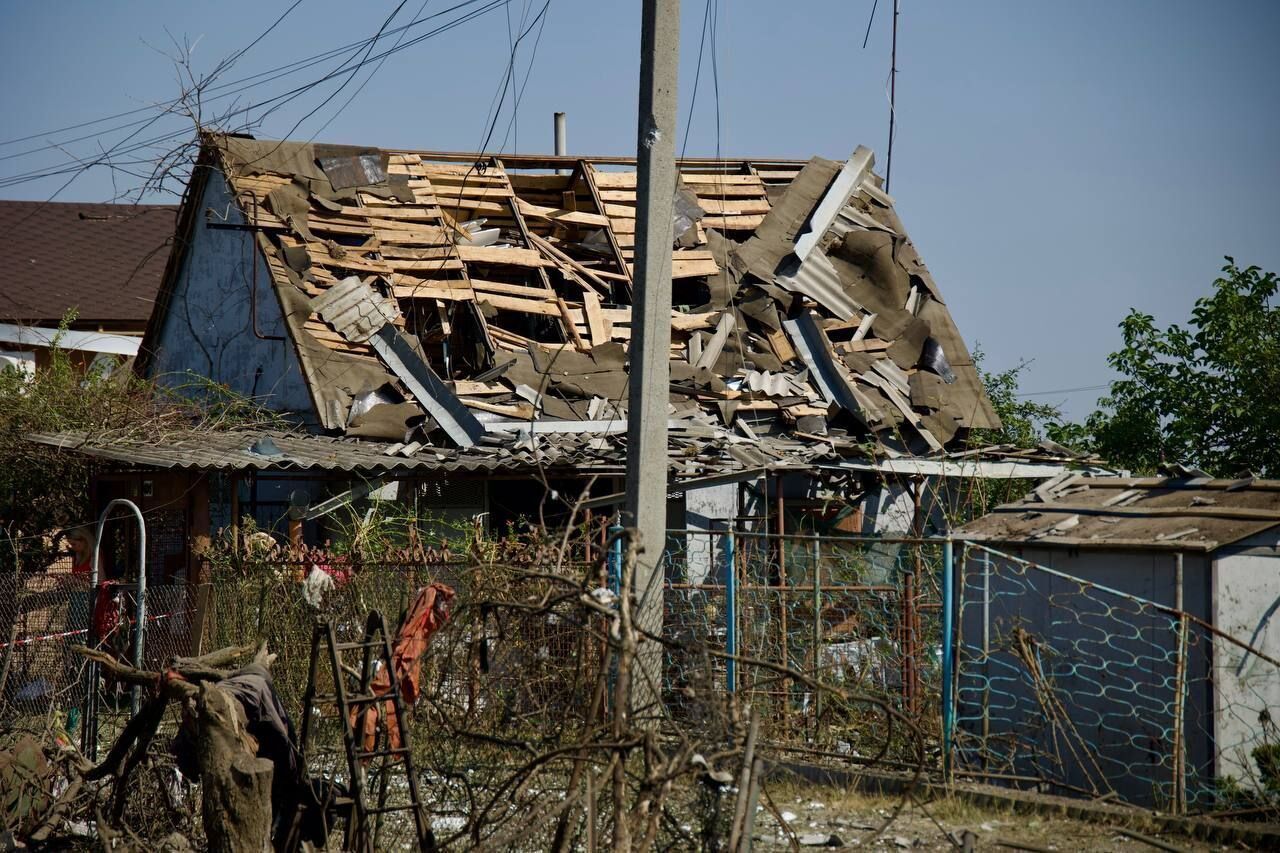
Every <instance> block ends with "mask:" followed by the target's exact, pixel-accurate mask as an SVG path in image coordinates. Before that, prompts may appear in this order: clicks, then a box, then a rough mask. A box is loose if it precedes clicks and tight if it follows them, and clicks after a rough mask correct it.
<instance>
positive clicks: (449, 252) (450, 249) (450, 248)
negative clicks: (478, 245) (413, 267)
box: [378, 245, 458, 261]
mask: <svg viewBox="0 0 1280 853" xmlns="http://www.w3.org/2000/svg"><path fill="white" fill-rule="evenodd" d="M457 248H458V247H457V246H454V245H446V246H433V247H428V248H418V247H412V246H396V245H385V246H382V247H381V248H380V249H379V250H378V251H379V252H380V254H381V255H382V257H383V259H384V260H387V261H391V260H393V259H397V260H399V259H403V260H409V261H425V260H430V259H433V258H437V259H438V258H452V257H455V256H456V255H457Z"/></svg>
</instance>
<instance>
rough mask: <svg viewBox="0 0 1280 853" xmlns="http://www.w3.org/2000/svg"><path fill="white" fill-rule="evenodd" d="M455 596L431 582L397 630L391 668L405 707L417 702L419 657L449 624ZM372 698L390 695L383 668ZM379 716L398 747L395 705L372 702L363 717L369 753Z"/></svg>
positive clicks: (388, 677)
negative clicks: (433, 637)
mask: <svg viewBox="0 0 1280 853" xmlns="http://www.w3.org/2000/svg"><path fill="white" fill-rule="evenodd" d="M454 595H455V593H454V591H453V590H452V589H451V588H450V587H447V586H445V585H444V584H442V583H433V584H431V585H430V586H427V587H423V588H422V589H420V590H418V594H417V596H416V597H415V598H414V600H413V604H412V605H411V606H410V607H409V612H408V614H407V615H406V616H405V619H404V622H403V623H401V625H400V630H399V631H397V632H396V639H395V644H394V645H393V646H392V647H391V665H392V668H393V669H394V670H395V674H396V680H397V681H398V683H399V684H400V696H401V697H402V698H403V700H404V704H405V706H406V707H412V706H413V705H414V704H415V703H416V702H417V701H418V695H419V686H418V680H419V678H421V675H422V655H423V653H424V652H426V650H427V646H428V645H430V643H431V635H432V634H434V633H435V632H436V631H438V630H440V629H441V628H442V627H444V624H445V622H447V621H449V602H451V601H452V600H453V597H454ZM371 688H372V691H373V695H374V696H384V695H386V694H387V693H389V692H391V673H389V672H388V671H387V670H386V669H385V668H383V669H381V670H379V671H378V673H377V675H375V676H374V678H373V683H372V685H371ZM359 710H360V709H359V708H355V709H352V712H351V721H352V725H354V724H355V720H356V717H357V714H358V713H359ZM379 713H381V714H382V715H383V717H384V719H385V720H386V723H387V737H388V740H389V741H390V745H391V748H392V749H398V748H399V747H400V727H399V725H398V724H397V721H396V709H395V704H394V703H392V702H389V701H388V702H382V703H375V704H373V705H370V706H369V710H368V712H367V713H366V714H365V717H364V749H365V751H366V752H372V751H373V749H374V745H375V744H376V743H377V735H378V715H379Z"/></svg>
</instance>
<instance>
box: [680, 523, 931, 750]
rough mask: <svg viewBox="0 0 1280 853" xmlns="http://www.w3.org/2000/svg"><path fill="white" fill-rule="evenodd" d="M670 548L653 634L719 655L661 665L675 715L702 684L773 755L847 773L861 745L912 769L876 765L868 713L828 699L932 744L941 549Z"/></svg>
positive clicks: (898, 543)
mask: <svg viewBox="0 0 1280 853" xmlns="http://www.w3.org/2000/svg"><path fill="white" fill-rule="evenodd" d="M668 537H669V538H668V547H669V555H670V556H669V567H668V577H669V579H670V581H669V584H668V589H667V594H666V608H665V609H666V622H665V626H664V633H665V634H667V635H668V636H670V637H672V638H673V639H681V638H685V639H698V640H702V641H705V642H706V643H707V644H709V646H710V647H711V648H712V649H714V650H715V651H718V652H721V653H723V654H724V657H716V658H712V659H709V660H703V661H696V660H695V661H690V660H681V659H679V658H678V657H677V656H676V655H674V654H672V653H670V652H669V654H668V661H667V664H668V665H667V669H666V678H667V680H668V685H669V688H670V693H671V695H672V698H673V700H674V701H675V702H676V703H677V704H678V698H679V696H680V694H681V691H682V690H687V688H688V685H689V684H690V683H695V682H698V683H700V682H703V681H705V680H706V679H708V678H710V679H711V680H712V681H713V682H714V683H716V684H720V685H723V686H724V688H725V689H726V690H728V691H731V692H733V693H735V694H736V697H737V698H738V700H739V701H740V702H743V703H747V704H750V705H752V706H753V707H756V708H757V709H759V710H760V711H761V712H762V715H763V717H764V718H765V719H766V720H768V721H769V725H768V726H767V735H768V737H769V738H770V740H771V741H772V742H774V743H776V744H778V745H779V746H780V747H782V748H784V749H787V748H796V749H801V748H802V749H803V750H804V751H805V752H806V753H807V754H809V755H810V756H813V755H816V754H820V753H826V754H827V755H828V756H829V757H831V758H833V759H838V760H848V761H855V762H856V761H857V760H858V759H859V758H862V757H865V756H867V755H868V754H869V753H868V744H869V743H873V744H875V745H876V749H875V750H873V751H872V752H871V753H870V754H875V755H876V756H877V760H879V761H881V762H883V761H886V760H892V759H898V760H901V761H904V762H910V756H909V755H907V753H906V752H904V751H901V750H900V751H896V752H892V753H891V754H890V755H888V756H885V755H881V754H880V752H879V750H880V748H881V746H883V727H884V724H885V719H884V716H883V714H882V713H880V712H879V710H877V709H876V708H874V707H871V706H869V705H867V704H865V703H861V702H858V703H852V704H851V703H849V702H847V701H844V700H842V699H841V698H840V696H839V695H838V694H839V693H840V692H845V693H852V694H856V695H859V696H875V697H877V698H879V699H882V700H884V701H885V702H887V703H889V704H890V705H891V706H892V707H893V708H895V709H896V710H898V711H899V712H901V713H903V714H904V715H906V716H907V717H908V718H909V719H911V720H913V721H914V722H915V723H916V725H917V727H918V728H920V729H921V730H922V731H923V732H924V734H925V735H926V737H927V738H928V739H929V740H930V741H931V742H936V740H937V732H938V727H937V723H936V720H937V716H938V709H939V704H938V700H939V696H940V690H939V688H940V681H941V671H940V666H939V664H940V660H941V643H942V635H941V620H940V614H941V611H940V607H939V605H940V599H939V594H940V592H939V578H940V577H941V574H942V559H943V548H942V542H941V540H937V541H934V540H922V539H907V538H892V537H876V538H869V537H854V536H846V537H837V536H804V535H795V536H779V535H769V534H757V533H742V532H733V533H730V532H728V531H725V532H710V533H702V532H685V531H680V532H672V533H670V534H668ZM788 672H791V673H799V674H803V675H804V676H806V679H797V678H795V677H793V676H792V675H790V674H788ZM808 679H812V681H813V682H817V683H816V684H815V683H812V682H811V681H809V680H808ZM822 685H825V686H826V687H829V688H835V690H828V689H824V688H823V686H822ZM909 740H912V739H911V738H908V737H907V735H906V733H905V732H904V733H903V742H902V743H900V744H897V746H898V747H901V748H902V750H909V745H908V743H907V741H909Z"/></svg>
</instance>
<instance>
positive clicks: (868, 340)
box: [142, 136, 999, 455]
mask: <svg viewBox="0 0 1280 853" xmlns="http://www.w3.org/2000/svg"><path fill="white" fill-rule="evenodd" d="M204 157H205V162H206V163H207V164H209V165H212V166H216V167H217V170H220V171H221V172H222V173H223V174H225V175H226V177H227V180H228V182H229V184H230V187H231V190H232V192H233V194H234V195H235V196H236V198H237V199H238V200H239V202H240V210H239V211H235V212H233V213H232V215H231V216H230V217H228V218H226V219H225V220H222V221H212V222H210V223H209V224H212V225H214V226H223V227H233V228H245V227H248V228H249V229H251V230H253V231H255V232H256V239H257V241H258V246H259V249H260V251H261V252H262V254H263V256H264V257H265V259H266V262H267V265H268V267H269V269H270V271H271V276H272V281H273V285H274V287H275V288H276V291H277V293H278V294H279V295H280V301H281V304H282V305H283V306H284V308H285V314H286V323H287V325H288V327H289V333H290V336H291V337H292V339H293V342H294V344H295V345H296V347H297V352H298V357H299V362H300V364H301V365H302V369H303V373H304V375H305V378H306V381H307V384H308V387H309V389H310V392H311V395H312V398H313V400H314V402H315V408H316V414H317V416H318V418H319V420H320V421H321V424H322V426H323V427H324V428H326V429H327V430H330V431H335V432H347V434H349V435H350V434H353V433H352V429H353V428H354V429H356V430H359V432H357V433H355V434H363V435H364V436H366V437H368V436H369V435H370V434H371V430H370V428H368V427H367V426H365V427H361V426H360V425H359V423H358V422H365V421H368V420H369V419H370V418H373V419H377V418H378V417H379V416H381V415H387V414H391V413H392V412H391V410H389V409H387V408H385V407H386V406H391V405H395V404H397V403H399V404H401V405H403V404H404V403H405V402H407V403H409V404H410V406H409V408H410V409H413V408H414V407H415V405H416V406H417V407H418V408H420V409H421V410H422V411H424V412H432V413H433V414H437V415H439V414H440V413H447V414H448V417H450V418H453V419H455V420H459V419H463V420H465V414H466V411H467V410H470V411H471V412H473V413H475V412H487V413H491V414H498V415H505V416H508V417H513V418H524V419H527V418H528V417H531V416H532V417H535V418H537V419H539V420H541V421H583V422H587V421H594V420H600V419H605V420H616V419H617V418H619V417H622V416H624V415H625V411H624V410H625V407H626V387H627V386H626V369H625V368H626V362H627V349H628V347H629V345H630V340H631V302H632V298H633V295H634V293H633V282H632V274H633V267H632V260H633V247H634V242H635V220H636V190H635V183H636V174H635V172H634V170H633V169H632V168H630V165H631V164H630V163H629V162H628V161H627V159H626V158H553V157H529V156H523V157H503V158H496V157H492V156H487V155H479V154H449V153H429V152H410V151H386V150H381V149H376V148H361V147H353V146H334V145H320V144H311V143H297V142H272V141H263V140H254V139H249V138H244V137H226V136H217V137H209V139H208V144H207V146H206V149H205V154H204ZM872 164H873V158H872V156H871V152H870V151H869V150H867V149H865V148H859V149H858V150H857V151H856V152H855V153H854V155H853V157H851V158H850V160H849V161H848V162H846V163H840V162H834V161H830V160H824V159H822V158H813V159H812V160H809V161H808V162H800V161H778V160H745V161H744V160H735V161H707V160H697V161H684V162H683V163H682V166H681V169H680V172H681V186H680V188H679V189H678V190H677V203H676V207H677V211H678V213H679V214H681V215H682V216H683V218H682V219H680V220H679V221H678V222H677V223H676V236H677V238H678V239H677V241H676V245H675V246H674V248H673V252H672V265H673V267H672V276H673V280H674V284H675V291H676V292H675V298H674V302H675V305H676V306H677V310H675V311H673V312H672V317H671V326H672V334H673V345H672V349H671V353H670V356H671V383H672V384H671V388H670V389H669V391H668V393H669V395H670V401H671V405H672V412H673V417H674V418H677V419H692V420H694V421H696V422H702V423H705V422H715V423H717V424H719V425H722V426H726V427H732V426H734V425H735V424H736V422H737V421H739V420H741V419H743V418H744V417H747V418H749V420H750V423H749V425H748V426H747V427H746V428H745V429H743V430H742V434H743V435H745V436H748V437H751V436H761V435H765V436H767V435H789V436H802V437H803V436H807V438H806V439H804V440H805V441H813V440H815V439H816V440H817V441H818V442H820V443H821V442H823V441H824V436H832V437H834V439H835V441H836V443H837V444H847V445H848V446H850V447H855V446H856V445H858V443H859V442H861V444H862V446H861V447H856V448H855V449H856V452H857V453H858V455H865V445H866V443H867V442H868V440H871V441H872V443H878V444H880V445H881V446H882V447H885V448H889V449H891V450H894V451H897V452H901V453H909V454H913V455H928V454H934V453H938V452H940V451H942V450H943V448H945V447H947V446H949V445H952V443H953V439H955V437H956V436H957V435H962V434H963V431H964V430H966V429H970V428H987V427H994V426H998V424H999V421H998V419H997V418H996V416H995V413H994V412H993V410H992V409H991V406H990V402H989V401H988V399H987V397H986V393H985V390H984V389H983V386H982V383H981V381H980V379H979V377H978V374H977V371H976V370H975V368H974V366H973V361H972V358H971V356H970V354H969V351H968V350H967V348H966V347H965V345H964V341H963V339H962V338H961V336H960V334H959V331H958V330H957V329H956V326H955V323H954V322H953V320H952V318H951V315H950V313H949V311H948V310H947V308H946V306H945V304H944V303H943V301H942V298H941V295H940V293H939V290H938V288H937V285H936V284H935V283H934V281H933V279H932V277H931V276H930V274H929V272H928V270H927V269H926V268H925V266H924V264H923V262H922V261H921V260H920V258H919V255H918V254H917V253H916V251H915V249H914V247H913V245H912V244H911V241H910V240H909V239H908V237H907V236H906V232H905V229H904V228H903V226H902V223H901V221H900V220H899V219H898V217H897V214H896V213H895V211H894V209H893V200H892V199H891V198H890V197H889V196H888V195H886V194H885V193H884V192H883V190H882V189H881V180H880V178H879V177H878V176H876V175H875V174H874V172H873V171H872ZM557 169H563V171H564V172H565V173H564V174H558V173H557ZM213 173H216V172H215V170H209V169H204V170H197V175H198V176H199V175H204V176H207V175H208V174H213ZM201 179H203V178H201ZM198 199H199V196H198V194H196V193H189V195H188V203H189V204H197V203H198ZM211 215H212V214H207V215H206V214H205V212H201V216H200V218H201V219H206V218H207V216H211ZM170 275H171V276H172V275H173V272H172V271H171V274H170ZM351 276H356V277H359V278H361V279H364V280H365V284H367V285H368V286H369V288H371V289H370V290H361V289H360V288H355V287H349V286H346V285H344V287H343V288H341V289H336V288H335V287H334V285H336V284H338V283H339V282H344V281H345V280H347V279H348V278H349V277H351ZM362 287H363V285H362ZM362 293H364V294H369V295H371V296H372V297H375V298H376V300H377V301H378V302H379V305H378V306H374V305H373V304H372V302H370V301H368V299H367V298H366V297H362V296H361V294H362ZM360 299H366V303H361V302H360V301H359V300H360ZM161 304H162V306H163V305H164V301H163V299H162V303H161ZM362 304H363V305H364V307H362ZM375 308H376V310H374V309H375ZM366 315H367V316H366ZM387 316H391V317H392V318H393V319H392V320H391V322H390V324H389V325H393V326H394V327H395V331H394V332H392V333H391V337H393V338H394V337H396V336H398V335H403V336H404V337H407V338H412V341H413V344H414V346H417V347H418V348H419V350H420V352H421V353H422V354H423V355H424V356H425V361H426V362H427V363H428V364H430V365H431V366H432V367H433V368H434V369H435V370H436V371H437V372H438V373H439V374H440V375H441V377H443V378H444V379H445V380H447V381H448V382H449V383H450V384H449V387H448V389H447V392H448V393H451V394H452V395H454V396H455V397H456V398H457V399H456V400H451V401H449V405H447V406H436V407H435V408H434V409H433V407H432V406H431V405H427V404H426V403H424V401H421V400H417V399H416V397H415V392H414V390H413V383H409V382H405V381H403V372H404V368H403V365H401V366H400V367H397V366H395V365H392V364H391V363H390V362H389V361H388V357H387V353H386V347H383V348H380V347H379V346H378V340H375V339H371V338H377V337H379V336H376V335H371V334H370V332H371V331H372V330H373V326H376V325H377V324H380V323H386V322H387V321H386V320H385V319H383V318H385V317H387ZM347 321H350V323H348V322H347ZM362 323H363V325H361V324H362ZM353 324H354V325H353ZM159 326H160V324H159V323H158V322H157V320H156V318H153V320H152V324H151V328H152V332H153V333H154V332H155V331H156V330H157V329H158V328H159ZM357 327H359V328H360V329H361V330H362V331H361V332H360V334H353V333H352V329H353V328H357ZM154 345H155V342H154V341H153V340H152V339H151V337H149V338H148V341H147V342H146V343H144V348H143V349H144V352H143V356H142V359H143V364H144V369H145V363H146V361H147V358H148V355H147V351H148V350H149V349H150V348H151V347H153V346H154ZM401 352H402V354H403V352H404V350H403V348H402V349H401ZM446 354H447V355H446ZM410 355H411V353H410ZM417 387H418V388H419V389H435V390H432V391H430V392H429V393H433V394H435V393H443V392H442V391H441V388H442V386H441V385H440V384H439V383H432V382H429V381H428V382H425V383H418V384H417ZM376 389H382V392H383V393H382V394H380V395H378V394H373V392H375V390H376ZM428 402H429V401H428ZM370 406H372V407H373V408H375V409H377V412H367V413H366V411H365V410H367V409H369V407H370ZM396 411H404V410H403V409H401V410H396ZM400 425H403V424H402V423H401V424H400ZM393 426H394V425H393ZM427 426H428V427H431V426H432V424H431V423H428V425H427ZM394 431H395V430H394V429H392V432H394ZM445 431H446V432H449V427H448V426H447V425H446V426H445ZM459 434H463V435H464V438H466V437H467V435H466V430H465V429H462V428H459ZM470 435H471V436H474V430H472V431H471V433H470ZM450 436H451V437H454V433H452V432H450ZM827 444H828V446H830V444H831V442H827Z"/></svg>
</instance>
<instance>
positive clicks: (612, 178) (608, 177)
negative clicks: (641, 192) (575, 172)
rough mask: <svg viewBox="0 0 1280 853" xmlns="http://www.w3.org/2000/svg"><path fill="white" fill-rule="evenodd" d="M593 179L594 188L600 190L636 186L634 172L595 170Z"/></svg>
mask: <svg viewBox="0 0 1280 853" xmlns="http://www.w3.org/2000/svg"><path fill="white" fill-rule="evenodd" d="M593 177H594V178H595V182H596V186H597V187H600V188H601V189H604V188H606V187H607V188H610V189H613V188H615V187H634V186H635V185H636V173H635V172H602V171H600V170H599V169H596V170H595V174H594V176H593Z"/></svg>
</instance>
